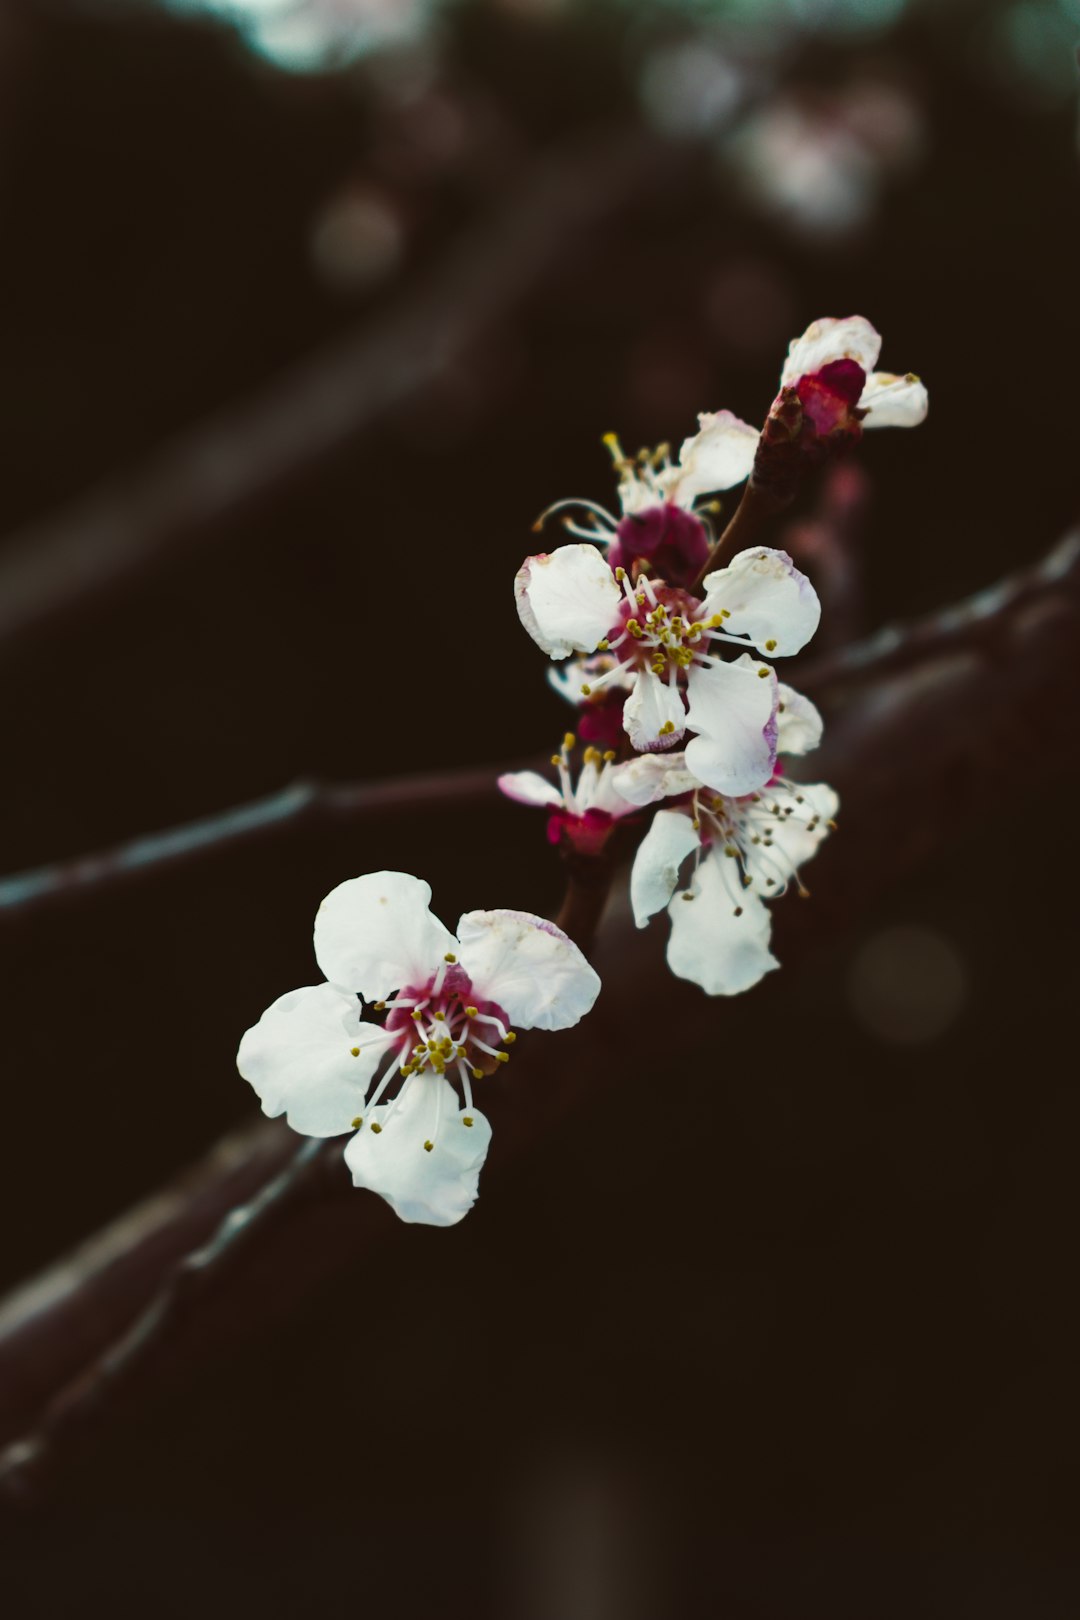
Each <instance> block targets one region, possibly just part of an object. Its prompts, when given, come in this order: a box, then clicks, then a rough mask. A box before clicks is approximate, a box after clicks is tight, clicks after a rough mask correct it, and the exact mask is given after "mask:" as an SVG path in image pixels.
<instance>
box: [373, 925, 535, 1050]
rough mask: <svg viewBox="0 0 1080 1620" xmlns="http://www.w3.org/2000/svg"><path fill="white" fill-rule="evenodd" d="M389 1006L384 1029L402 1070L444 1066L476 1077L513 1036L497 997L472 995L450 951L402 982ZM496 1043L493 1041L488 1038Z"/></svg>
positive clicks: (472, 989)
mask: <svg viewBox="0 0 1080 1620" xmlns="http://www.w3.org/2000/svg"><path fill="white" fill-rule="evenodd" d="M384 1005H385V1006H386V1007H387V1008H388V1009H389V1011H388V1014H387V1019H386V1029H387V1031H388V1033H390V1034H393V1035H396V1036H397V1037H398V1051H399V1064H400V1067H401V1072H402V1073H403V1074H405V1075H412V1074H419V1073H421V1072H422V1071H424V1070H429V1071H431V1072H432V1073H434V1074H439V1075H442V1074H445V1073H446V1072H447V1070H450V1072H451V1073H454V1072H456V1073H458V1074H459V1075H468V1076H471V1078H472V1079H474V1080H479V1079H480V1077H481V1076H482V1075H485V1074H491V1073H493V1071H494V1070H495V1069H496V1068H497V1067H498V1065H499V1064H500V1063H509V1061H510V1054H509V1052H507V1051H503V1050H500V1048H501V1047H507V1046H512V1045H513V1043H514V1041H515V1040H516V1039H517V1037H516V1036H515V1035H514V1033H513V1031H512V1030H511V1028H510V1020H509V1018H508V1017H507V1015H506V1013H505V1011H504V1010H503V1008H502V1007H500V1006H499V1005H498V1003H497V1002H494V1001H490V1000H486V999H485V998H483V997H482V996H479V995H477V993H476V991H475V990H474V988H473V983H472V980H471V979H470V978H469V975H468V974H467V973H466V971H465V969H464V968H463V967H462V966H461V965H460V964H459V963H458V962H457V961H456V959H454V958H453V957H452V956H451V957H448V958H447V960H446V962H445V963H443V964H440V966H439V968H438V970H437V971H436V972H435V973H434V974H432V976H431V978H430V979H429V980H428V981H427V983H426V984H423V985H407V986H406V987H405V988H404V989H402V990H401V991H399V992H398V994H397V995H396V996H395V997H394V998H393V1000H392V1001H388V1002H386V1003H385V1004H384ZM492 1043H497V1044H492Z"/></svg>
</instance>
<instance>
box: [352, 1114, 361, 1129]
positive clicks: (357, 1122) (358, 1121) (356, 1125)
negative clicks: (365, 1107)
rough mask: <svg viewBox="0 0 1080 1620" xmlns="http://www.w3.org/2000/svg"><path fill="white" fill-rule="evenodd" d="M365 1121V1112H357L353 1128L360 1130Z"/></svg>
mask: <svg viewBox="0 0 1080 1620" xmlns="http://www.w3.org/2000/svg"><path fill="white" fill-rule="evenodd" d="M363 1123H364V1116H363V1114H357V1116H356V1118H355V1119H354V1120H353V1122H352V1128H353V1130H354V1131H358V1130H359V1129H360V1127H361V1125H362V1124H363Z"/></svg>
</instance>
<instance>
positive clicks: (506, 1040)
mask: <svg viewBox="0 0 1080 1620" xmlns="http://www.w3.org/2000/svg"><path fill="white" fill-rule="evenodd" d="M516 1040H517V1036H516V1035H515V1034H514V1031H513V1030H512V1029H508V1030H507V1032H506V1034H505V1035H504V1036H503V1038H502V1043H503V1045H504V1046H513V1044H514V1042H515V1041H516Z"/></svg>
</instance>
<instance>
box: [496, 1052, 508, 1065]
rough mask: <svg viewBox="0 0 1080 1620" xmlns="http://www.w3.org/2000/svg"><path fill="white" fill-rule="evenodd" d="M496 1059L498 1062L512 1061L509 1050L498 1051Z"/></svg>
mask: <svg viewBox="0 0 1080 1620" xmlns="http://www.w3.org/2000/svg"><path fill="white" fill-rule="evenodd" d="M495 1061H496V1063H509V1061H510V1054H509V1052H496V1054H495Z"/></svg>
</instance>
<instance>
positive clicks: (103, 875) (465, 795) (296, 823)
mask: <svg viewBox="0 0 1080 1620" xmlns="http://www.w3.org/2000/svg"><path fill="white" fill-rule="evenodd" d="M529 763H530V765H531V764H533V763H534V762H532V761H530V762H529ZM510 768H511V767H510V766H507V765H502V766H499V765H492V766H476V767H470V768H469V769H467V770H453V771H436V772H432V773H430V774H427V775H424V776H401V777H394V778H391V779H389V780H387V781H384V782H296V783H294V784H293V786H292V787H287V788H282V789H281V791H280V792H278V793H270V794H268V795H267V796H266V797H265V798H263V799H254V800H252V801H251V803H249V804H241V805H237V806H235V807H234V808H233V809H231V810H223V811H222V812H221V813H220V814H219V815H212V816H204V817H202V818H201V819H200V820H198V821H190V822H187V823H186V824H185V825H184V826H182V827H170V828H167V829H166V830H165V831H163V832H158V833H147V834H145V835H144V836H143V837H140V838H133V839H130V840H129V841H128V842H126V843H123V844H117V845H116V846H115V847H114V848H113V849H107V850H103V851H100V852H98V853H97V854H94V855H84V856H79V857H77V858H76V859H75V860H72V861H57V862H54V863H52V864H50V865H48V866H40V867H37V868H35V869H34V870H33V871H29V872H21V873H16V874H14V875H13V876H11V877H7V878H0V926H2V924H3V922H4V921H5V920H6V919H8V918H11V919H15V918H21V917H23V916H26V915H28V914H31V913H37V912H38V911H41V910H45V909H47V908H49V907H50V906H53V905H57V904H64V903H66V902H69V901H72V900H77V899H79V898H81V897H82V896H84V895H87V894H93V893H96V892H97V891H99V890H101V889H112V888H115V887H118V886H119V885H121V884H124V883H126V882H130V881H132V880H134V879H138V878H141V877H144V876H146V875H148V874H150V873H157V872H161V871H164V870H167V869H168V868H170V867H174V866H187V865H189V864H191V863H192V862H194V861H198V860H201V859H203V858H204V857H206V856H208V855H217V854H220V853H222V852H224V851H227V850H232V849H235V848H236V847H238V846H240V845H248V844H256V843H258V842H259V841H260V840H261V839H263V838H266V837H272V836H276V835H277V834H278V833H279V832H281V831H282V830H284V829H290V830H296V829H299V828H304V829H307V830H315V829H318V828H320V827H326V826H331V825H333V824H334V823H335V822H353V823H365V822H380V821H391V820H395V819H396V818H397V817H399V816H403V815H409V814H411V813H413V812H418V811H421V810H423V809H424V808H425V807H427V806H430V804H431V803H432V802H433V801H435V800H437V802H438V803H439V805H440V806H441V807H443V808H446V809H451V810H469V809H479V808H481V807H484V806H487V805H490V804H492V803H495V802H497V800H498V797H499V794H498V789H497V787H496V778H497V776H498V774H499V772H500V770H507V769H510Z"/></svg>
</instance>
